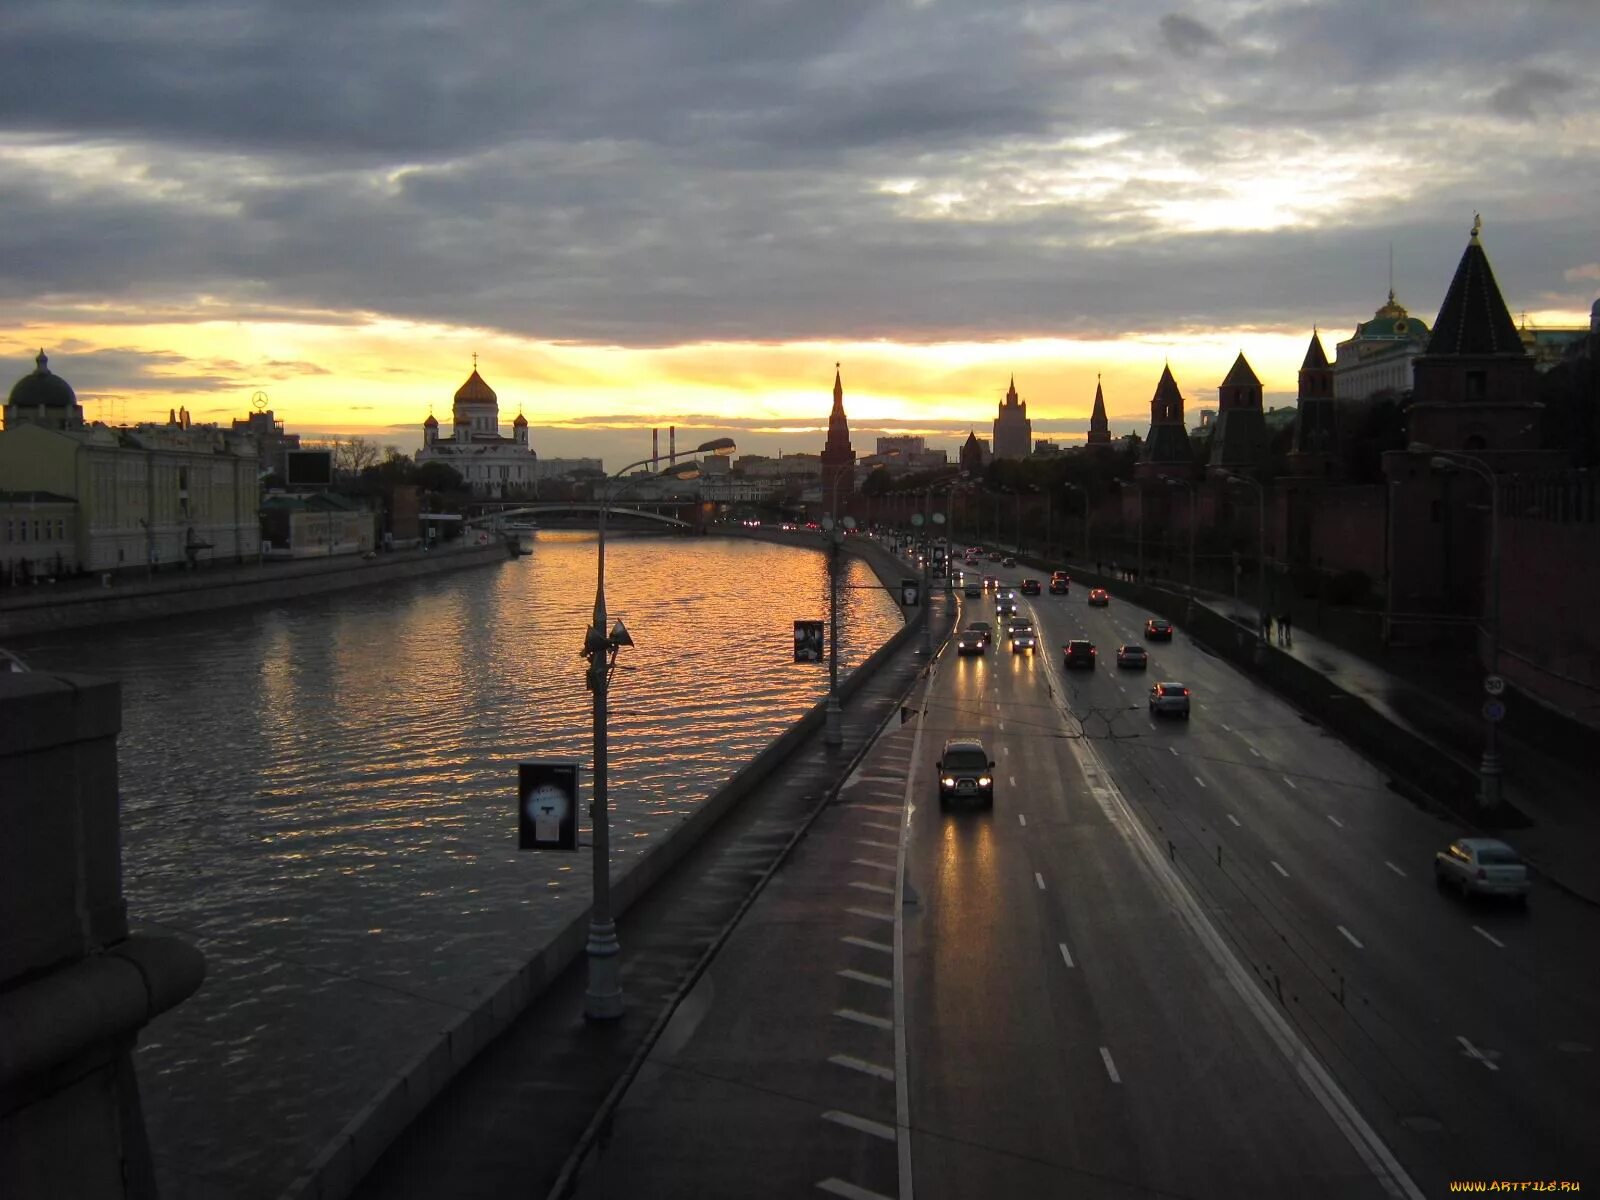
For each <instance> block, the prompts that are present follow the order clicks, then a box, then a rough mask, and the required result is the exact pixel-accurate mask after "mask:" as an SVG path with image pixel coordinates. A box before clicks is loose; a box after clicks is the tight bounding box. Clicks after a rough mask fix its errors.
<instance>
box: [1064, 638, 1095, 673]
mask: <svg viewBox="0 0 1600 1200" xmlns="http://www.w3.org/2000/svg"><path fill="white" fill-rule="evenodd" d="M1094 662H1095V649H1094V643H1093V642H1090V641H1085V640H1084V639H1083V638H1073V639H1072V640H1071V641H1070V642H1068V643H1067V644H1066V645H1065V646H1063V647H1061V665H1062V666H1063V667H1065V668H1066V669H1067V670H1069V671H1070V670H1072V669H1073V668H1074V667H1087V668H1088V669H1089V670H1091V671H1092V670H1094Z"/></svg>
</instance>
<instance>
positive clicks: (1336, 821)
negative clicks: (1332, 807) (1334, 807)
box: [1328, 813, 1344, 829]
mask: <svg viewBox="0 0 1600 1200" xmlns="http://www.w3.org/2000/svg"><path fill="white" fill-rule="evenodd" d="M1328 820H1330V821H1332V822H1333V823H1334V824H1335V825H1337V826H1338V827H1339V828H1340V829H1343V828H1344V822H1343V821H1341V820H1339V818H1338V817H1336V816H1334V815H1333V814H1332V813H1329V814H1328Z"/></svg>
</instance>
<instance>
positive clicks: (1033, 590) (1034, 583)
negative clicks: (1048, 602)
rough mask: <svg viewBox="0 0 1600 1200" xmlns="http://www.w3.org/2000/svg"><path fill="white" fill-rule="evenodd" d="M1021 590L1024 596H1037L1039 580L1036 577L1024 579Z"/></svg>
mask: <svg viewBox="0 0 1600 1200" xmlns="http://www.w3.org/2000/svg"><path fill="white" fill-rule="evenodd" d="M1021 590H1022V594H1023V595H1024V596H1037V595H1038V594H1039V581H1038V580H1037V579H1024V580H1023V581H1022V589H1021Z"/></svg>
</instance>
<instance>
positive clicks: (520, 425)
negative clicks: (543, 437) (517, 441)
mask: <svg viewBox="0 0 1600 1200" xmlns="http://www.w3.org/2000/svg"><path fill="white" fill-rule="evenodd" d="M511 425H512V427H513V428H515V429H526V428H527V427H528V418H527V417H525V416H523V415H522V414H521V413H518V414H517V419H516V420H515V421H513V422H511Z"/></svg>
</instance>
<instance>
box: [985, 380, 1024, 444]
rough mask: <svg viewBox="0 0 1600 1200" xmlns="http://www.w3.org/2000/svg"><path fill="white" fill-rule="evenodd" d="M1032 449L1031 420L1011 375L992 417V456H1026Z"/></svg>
mask: <svg viewBox="0 0 1600 1200" xmlns="http://www.w3.org/2000/svg"><path fill="white" fill-rule="evenodd" d="M1032 450H1033V422H1032V421H1030V420H1028V405H1027V402H1026V401H1023V400H1019V399H1018V398H1017V381H1016V378H1015V377H1013V378H1012V380H1011V386H1010V387H1009V388H1007V389H1006V398H1005V399H1004V400H1002V401H1001V402H1000V411H999V412H998V413H997V414H996V416H995V419H994V456H995V457H996V458H1027V457H1028V455H1029V453H1030V452H1031V451H1032Z"/></svg>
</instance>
